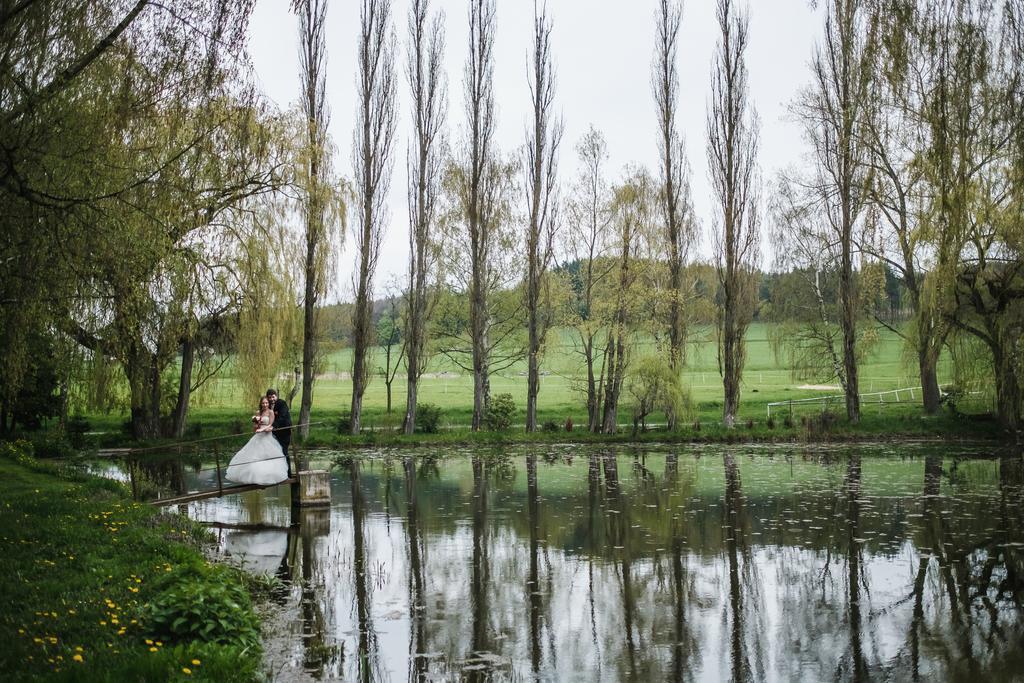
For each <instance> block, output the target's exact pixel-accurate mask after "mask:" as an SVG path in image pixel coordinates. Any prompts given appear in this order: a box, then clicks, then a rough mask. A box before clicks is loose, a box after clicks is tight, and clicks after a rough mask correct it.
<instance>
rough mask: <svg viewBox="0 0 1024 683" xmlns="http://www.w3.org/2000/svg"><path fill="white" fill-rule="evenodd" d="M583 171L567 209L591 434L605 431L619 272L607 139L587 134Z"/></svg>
mask: <svg viewBox="0 0 1024 683" xmlns="http://www.w3.org/2000/svg"><path fill="white" fill-rule="evenodd" d="M576 154H577V156H578V158H579V167H580V170H579V172H578V175H577V177H576V179H575V181H574V182H573V183H572V187H571V189H570V191H569V197H568V202H567V203H566V218H567V224H566V228H567V229H566V231H565V233H564V242H565V244H564V249H565V253H566V255H567V256H568V258H569V260H570V263H571V264H574V267H575V271H571V272H570V279H571V285H572V291H573V294H574V297H573V302H572V306H571V308H572V313H571V317H570V323H571V325H572V327H573V328H574V329H575V333H576V335H577V336H578V338H579V344H578V349H579V353H580V354H581V355H582V356H583V362H584V365H585V367H586V380H585V381H586V385H585V388H584V392H585V394H586V397H587V428H588V429H589V430H590V431H591V432H598V431H600V429H601V400H602V395H601V388H602V387H603V386H604V364H603V363H602V362H601V360H602V353H601V349H602V340H603V338H604V330H605V328H604V325H603V321H602V319H601V316H600V312H599V303H600V301H599V297H600V294H601V293H602V288H603V287H604V285H605V282H606V281H607V279H608V278H609V276H610V275H611V273H612V272H613V270H614V268H615V263H616V262H615V261H614V260H613V259H612V258H611V228H612V216H613V214H612V211H611V199H612V197H611V191H610V188H609V187H608V181H607V179H606V176H605V164H607V162H608V144H607V143H606V142H605V139H604V135H602V134H601V133H600V131H598V130H596V129H594V127H593V126H591V127H590V129H589V130H588V131H587V133H586V134H585V135H584V136H583V138H582V139H581V140H580V141H579V143H578V144H577V145H576Z"/></svg>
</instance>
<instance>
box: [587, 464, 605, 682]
mask: <svg viewBox="0 0 1024 683" xmlns="http://www.w3.org/2000/svg"><path fill="white" fill-rule="evenodd" d="M600 506H601V459H600V457H599V456H598V455H597V453H591V454H590V460H589V463H588V468H587V537H588V538H589V539H595V538H597V534H598V524H599V522H600V516H601V509H600ZM594 555H595V554H594V553H587V605H588V607H589V608H590V639H591V643H592V644H593V646H594V661H595V664H596V667H597V679H598V680H600V678H601V668H602V667H601V641H600V639H599V638H598V636H597V607H596V603H595V600H594Z"/></svg>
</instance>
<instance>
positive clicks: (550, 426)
mask: <svg viewBox="0 0 1024 683" xmlns="http://www.w3.org/2000/svg"><path fill="white" fill-rule="evenodd" d="M540 429H541V431H543V432H557V431H558V430H559V429H560V427H559V426H558V423H557V422H555V421H554V420H546V421H545V422H544V424H542V425H541V426H540ZM570 431H571V430H570Z"/></svg>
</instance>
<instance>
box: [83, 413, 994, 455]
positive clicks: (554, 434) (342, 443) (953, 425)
mask: <svg viewBox="0 0 1024 683" xmlns="http://www.w3.org/2000/svg"><path fill="white" fill-rule="evenodd" d="M336 419H337V417H336V416H331V418H328V419H327V420H325V422H326V424H324V425H319V426H316V427H313V428H312V429H311V430H310V435H309V439H308V440H307V441H306V443H305V447H307V448H333V449H346V448H362V447H402V446H445V445H452V446H472V445H475V444H479V445H496V444H526V443H537V444H545V443H581V444H602V443H652V442H659V443H743V442H752V443H772V442H776V443H792V442H804V443H811V442H858V441H878V440H891V439H935V440H944V441H951V442H957V441H994V442H1008V441H1010V440H1011V437H1010V436H1009V435H1007V434H1005V433H1004V432H1003V431H1002V430H1001V429H1000V428H999V426H998V425H997V424H996V423H994V422H992V421H987V420H977V419H969V418H964V417H961V416H956V415H953V414H950V413H947V412H943V413H940V414H939V415H936V416H933V417H928V416H923V415H921V414H920V411H916V410H913V411H911V410H907V411H902V412H889V413H883V414H877V413H875V414H872V413H868V414H865V415H864V417H863V418H862V420H861V422H860V424H858V425H850V424H849V423H847V422H846V419H845V417H842V416H841V415H840V414H838V413H835V412H830V413H826V414H823V413H820V412H819V413H817V414H811V415H795V416H793V417H792V418H789V417H788V416H787V415H785V414H783V415H779V416H777V417H776V418H773V419H772V420H765V419H763V418H762V419H760V420H754V419H750V420H749V421H743V422H741V423H740V424H738V425H737V426H736V428H735V429H725V428H724V427H723V426H722V425H721V423H720V422H716V421H713V422H703V421H701V419H700V418H695V419H694V420H693V421H687V422H686V423H684V424H683V425H681V426H680V428H679V429H678V430H677V431H675V432H669V431H667V430H666V429H664V428H663V427H658V428H652V429H649V430H647V431H639V432H637V433H636V434H634V433H633V430H632V427H627V426H622V428H621V429H620V431H619V433H617V434H591V433H589V432H588V431H586V429H585V428H581V427H579V426H578V425H577V426H575V427H574V428H573V430H572V431H571V432H567V431H566V430H565V429H564V427H559V428H558V429H553V430H542V431H538V432H536V433H533V434H527V433H526V432H525V431H524V430H523V429H522V427H521V426H519V427H513V428H512V429H509V430H507V431H503V432H487V431H481V432H475V433H474V432H472V431H470V430H469V429H466V428H457V429H443V430H441V431H440V432H439V433H436V434H419V433H418V434H413V435H411V436H406V435H404V434H401V433H400V431H399V430H398V429H397V425H389V426H388V427H387V428H379V427H368V428H366V429H364V431H363V433H362V434H361V435H360V436H350V435H348V434H347V433H339V432H338V430H337V429H335V427H334V421H335V420H336ZM233 421H234V418H231V417H225V416H221V415H218V414H213V415H209V414H208V413H206V412H205V411H197V413H196V415H195V416H194V417H193V424H194V425H198V426H199V428H198V429H197V430H196V432H195V433H194V436H192V437H188V438H186V439H185V440H184V441H185V443H190V442H192V441H193V440H195V441H197V443H195V445H196V447H197V448H200V449H202V450H214V449H215V450H218V451H220V452H221V453H222V454H224V453H231V452H233V451H234V450H236V449H237V448H239V447H241V445H242V444H243V443H245V441H246V439H248V433H247V430H246V427H245V425H241V426H239V425H236V424H234V423H233ZM239 428H240V429H242V430H246V433H244V434H243V435H241V436H236V437H233V438H231V437H228V435H230V434H233V433H236V432H234V431H233V430H236V429H239ZM93 443H94V445H100V446H110V447H114V446H143V447H145V446H153V447H155V446H159V445H160V444H161V443H166V444H168V445H170V444H172V443H179V442H177V441H173V440H164V441H162V442H160V441H156V442H147V443H140V442H135V441H132V440H131V439H129V438H128V437H127V436H125V435H124V434H122V433H120V432H109V433H107V434H105V435H102V436H100V437H95V438H94V439H93ZM293 447H299V444H298V442H297V441H293Z"/></svg>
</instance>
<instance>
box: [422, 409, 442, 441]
mask: <svg viewBox="0 0 1024 683" xmlns="http://www.w3.org/2000/svg"><path fill="white" fill-rule="evenodd" d="M440 426H441V407H440V406H436V405H434V404H433V403H417V404H416V431H418V432H423V433H424V434H437V430H438V427H440Z"/></svg>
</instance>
